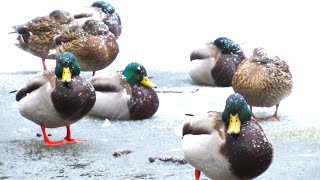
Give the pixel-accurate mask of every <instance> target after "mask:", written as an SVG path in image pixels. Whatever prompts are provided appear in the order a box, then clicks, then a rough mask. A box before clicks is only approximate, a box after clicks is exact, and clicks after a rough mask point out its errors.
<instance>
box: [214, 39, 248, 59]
mask: <svg viewBox="0 0 320 180" xmlns="http://www.w3.org/2000/svg"><path fill="white" fill-rule="evenodd" d="M213 44H214V45H215V46H216V47H217V48H218V49H219V50H220V51H221V53H222V54H236V55H240V54H243V50H242V48H241V47H240V46H239V45H238V44H236V43H234V42H233V41H232V40H231V39H229V38H226V37H219V38H217V39H216V40H215V41H214V42H213Z"/></svg>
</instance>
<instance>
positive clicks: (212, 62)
mask: <svg viewBox="0 0 320 180" xmlns="http://www.w3.org/2000/svg"><path fill="white" fill-rule="evenodd" d="M243 59H245V55H244V52H243V50H242V48H241V47H240V46H239V45H238V44H236V43H234V42H233V41H232V40H231V39H229V38H226V37H219V38H217V39H216V40H215V41H213V42H210V43H207V44H205V46H204V47H201V48H198V49H196V50H194V51H192V52H191V54H190V60H191V64H190V71H189V75H190V77H191V79H192V80H193V81H195V82H196V83H199V84H203V85H210V86H218V87H229V86H231V81H232V77H233V74H234V72H235V70H236V69H237V67H238V65H239V64H240V63H241V61H242V60H243Z"/></svg>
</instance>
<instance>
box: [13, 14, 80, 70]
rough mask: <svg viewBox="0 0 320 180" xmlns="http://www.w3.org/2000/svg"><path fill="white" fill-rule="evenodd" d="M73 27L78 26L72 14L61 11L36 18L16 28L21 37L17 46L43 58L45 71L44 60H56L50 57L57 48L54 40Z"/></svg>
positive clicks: (53, 56)
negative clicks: (52, 50) (50, 53)
mask: <svg viewBox="0 0 320 180" xmlns="http://www.w3.org/2000/svg"><path fill="white" fill-rule="evenodd" d="M71 25H77V22H76V21H74V19H73V16H71V14H70V13H68V12H65V11H60V10H55V11H52V12H51V13H50V14H49V15H48V16H40V17H36V18H34V19H32V20H30V21H29V22H27V23H25V24H23V25H18V26H14V29H15V31H16V32H17V33H19V36H18V38H17V42H16V44H15V45H16V46H17V47H19V48H21V49H22V50H24V51H26V52H29V53H31V54H33V55H35V56H38V57H41V58H42V61H43V66H44V70H46V67H45V63H44V60H45V59H55V58H56V57H55V55H49V51H50V49H53V48H54V47H55V43H54V41H53V38H54V37H55V36H56V35H58V34H59V33H60V32H62V31H63V30H64V29H66V28H68V27H69V26H71Z"/></svg>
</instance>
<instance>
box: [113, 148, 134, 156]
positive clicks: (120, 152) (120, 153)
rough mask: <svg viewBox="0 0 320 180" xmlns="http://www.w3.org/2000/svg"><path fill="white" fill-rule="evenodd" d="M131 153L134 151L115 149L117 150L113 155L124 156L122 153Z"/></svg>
mask: <svg viewBox="0 0 320 180" xmlns="http://www.w3.org/2000/svg"><path fill="white" fill-rule="evenodd" d="M129 153H132V151H131V150H128V149H127V150H123V151H115V152H113V153H112V156H113V157H119V156H122V155H124V154H129Z"/></svg>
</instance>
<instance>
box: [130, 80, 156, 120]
mask: <svg viewBox="0 0 320 180" xmlns="http://www.w3.org/2000/svg"><path fill="white" fill-rule="evenodd" d="M131 96H132V97H131V98H130V100H129V101H128V107H129V112H130V119H147V118H150V117H151V116H153V115H154V114H155V113H156V112H157V110H158V107H159V98H158V95H157V93H156V91H155V90H154V89H152V88H149V87H145V86H142V85H133V86H131Z"/></svg>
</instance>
